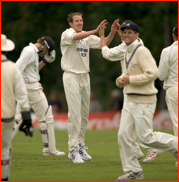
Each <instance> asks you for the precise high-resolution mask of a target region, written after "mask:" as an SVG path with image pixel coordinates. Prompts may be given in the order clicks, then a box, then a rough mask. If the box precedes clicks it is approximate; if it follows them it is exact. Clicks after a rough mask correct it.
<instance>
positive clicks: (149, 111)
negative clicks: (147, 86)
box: [118, 101, 178, 172]
mask: <svg viewBox="0 0 179 182" xmlns="http://www.w3.org/2000/svg"><path fill="white" fill-rule="evenodd" d="M155 107H156V103H154V104H137V103H133V102H129V101H126V102H125V104H124V107H123V110H122V116H121V121H120V126H119V131H118V143H119V150H120V156H121V162H122V167H123V171H124V172H128V171H133V172H139V171H142V168H141V166H140V164H139V161H138V159H137V156H136V154H135V153H134V149H133V142H134V141H135V140H136V138H137V137H138V139H139V141H140V142H141V143H142V144H144V145H146V146H148V147H151V148H155V149H160V150H164V151H169V152H172V153H174V152H176V151H178V137H175V136H173V135H169V134H166V133H162V132H153V125H152V119H153V114H154V111H155Z"/></svg>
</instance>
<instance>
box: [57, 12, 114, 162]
mask: <svg viewBox="0 0 179 182" xmlns="http://www.w3.org/2000/svg"><path fill="white" fill-rule="evenodd" d="M102 22H104V24H107V22H106V20H103V21H102ZM68 23H69V26H70V28H69V29H67V30H65V31H64V32H63V33H62V35H61V52H62V59H61V67H62V70H63V71H64V74H63V84H64V90H65V95H66V99H67V104H68V136H69V141H68V145H69V155H68V158H69V159H71V160H72V161H73V163H84V160H91V159H92V157H91V156H90V155H89V154H88V153H87V152H86V150H85V149H87V148H86V147H85V131H86V127H87V123H88V115H89V104H90V78H89V74H88V73H89V71H90V69H89V51H90V48H92V49H100V48H101V46H100V38H99V37H97V36H95V35H94V34H97V33H98V31H99V26H98V27H97V28H96V29H95V30H91V31H82V30H83V18H82V14H81V13H71V14H69V15H68ZM116 29H117V27H114V25H112V27H111V32H110V34H109V35H108V37H107V38H106V42H107V44H108V45H109V44H110V42H111V41H112V39H113V37H114V34H115V32H116Z"/></svg>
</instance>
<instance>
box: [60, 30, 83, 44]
mask: <svg viewBox="0 0 179 182" xmlns="http://www.w3.org/2000/svg"><path fill="white" fill-rule="evenodd" d="M75 34H76V32H75V31H72V30H67V31H65V32H63V33H62V36H61V45H63V46H66V45H71V44H73V43H74V42H76V43H77V42H79V41H80V40H76V41H75V40H74V39H73V36H74V35H75Z"/></svg>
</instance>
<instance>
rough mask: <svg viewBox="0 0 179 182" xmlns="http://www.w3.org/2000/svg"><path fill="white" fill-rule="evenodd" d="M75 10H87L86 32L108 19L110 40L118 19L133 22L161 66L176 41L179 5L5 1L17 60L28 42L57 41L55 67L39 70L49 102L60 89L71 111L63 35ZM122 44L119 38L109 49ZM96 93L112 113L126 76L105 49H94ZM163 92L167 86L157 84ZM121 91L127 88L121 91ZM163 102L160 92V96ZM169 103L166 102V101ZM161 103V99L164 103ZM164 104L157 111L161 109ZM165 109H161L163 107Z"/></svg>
mask: <svg viewBox="0 0 179 182" xmlns="http://www.w3.org/2000/svg"><path fill="white" fill-rule="evenodd" d="M71 12H82V13H83V19H84V30H86V31H87V30H92V29H95V28H96V27H97V26H98V24H99V23H100V22H101V21H102V20H103V19H107V20H108V22H109V23H108V26H107V29H106V36H107V35H108V33H109V32H110V27H111V24H112V22H113V21H114V20H115V19H118V18H119V19H120V22H121V23H122V22H123V21H125V20H132V21H134V22H135V23H137V24H138V25H139V26H140V38H141V39H142V40H143V41H144V44H145V46H146V47H148V48H149V49H150V51H151V53H152V55H153V56H154V58H155V60H156V62H157V65H158V64H159V59H160V54H161V51H162V49H163V48H164V47H166V46H169V45H170V44H171V43H172V41H173V40H172V36H171V34H172V29H173V27H174V25H175V24H177V23H178V2H177V1H163V2H162V1H156V2H150V1H149V2H148V1H146V2H145V1H143V2H140V1H139V2H138V1H136V2H130V1H126V2H125V1H124V2H120V1H105V2H104V1H103V2H102V1H86V2H83V1H74V2H73V1H69V2H68V1H58V2H56V1H52V2H51V1H47V2H45V1H36V2H32V1H31V2H30V1H29V2H28V1H27V2H25V1H24V2H23V1H15V2H12V1H9V2H8V1H7V2H5V1H3V2H1V33H3V34H6V35H7V37H8V38H10V39H12V40H13V41H14V42H15V44H16V49H15V50H14V51H13V52H12V53H11V54H9V56H8V57H9V59H11V60H13V61H14V62H15V61H16V60H17V59H18V57H19V55H20V52H21V50H22V49H23V47H24V46H26V45H28V44H29V42H32V43H35V42H36V40H37V39H38V38H39V37H42V36H50V37H52V39H53V40H54V41H55V44H56V52H57V57H56V61H55V62H54V63H53V64H49V65H46V67H45V68H44V69H43V70H42V71H41V72H40V75H41V83H42V85H43V87H44V92H45V93H46V95H47V98H48V97H49V96H50V93H51V91H52V90H57V91H58V97H59V100H60V101H61V103H62V106H63V107H62V111H63V112H67V104H66V99H65V94H64V88H63V83H62V74H63V71H62V69H61V63H60V61H61V51H60V37H61V34H62V32H63V31H64V30H65V29H67V28H68V27H69V26H68V23H67V16H68V14H69V13H71ZM119 43H120V38H119V37H118V35H117V34H116V36H115V37H114V40H113V42H112V43H111V45H110V47H114V46H116V45H118V44H119ZM90 68H91V72H90V77H91V90H92V92H93V93H95V96H96V98H97V99H98V100H99V101H100V102H101V104H102V110H109V108H110V102H111V92H112V91H113V90H114V89H116V88H117V87H116V86H115V80H116V78H117V77H118V76H119V75H120V73H121V67H120V62H119V61H117V62H110V61H107V60H105V59H104V58H103V57H102V55H101V51H100V50H91V51H90ZM156 86H157V88H158V90H159V93H160V91H161V89H162V83H161V82H160V81H159V80H157V81H156ZM120 92H121V93H122V90H120ZM158 98H160V97H159V94H158ZM162 99H163V100H164V98H163V97H162ZM162 99H161V100H162ZM160 102H161V101H160V100H159V101H158V106H157V107H158V108H160V105H161V104H160ZM161 107H162V106H161Z"/></svg>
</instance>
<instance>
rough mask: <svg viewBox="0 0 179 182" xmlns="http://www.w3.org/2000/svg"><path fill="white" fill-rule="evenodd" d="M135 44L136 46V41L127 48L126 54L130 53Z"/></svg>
mask: <svg viewBox="0 0 179 182" xmlns="http://www.w3.org/2000/svg"><path fill="white" fill-rule="evenodd" d="M137 44H138V39H136V40H135V41H134V42H132V44H130V45H129V46H127V52H129V53H131V52H132V51H133V50H134V48H135V46H136V45H137Z"/></svg>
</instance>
